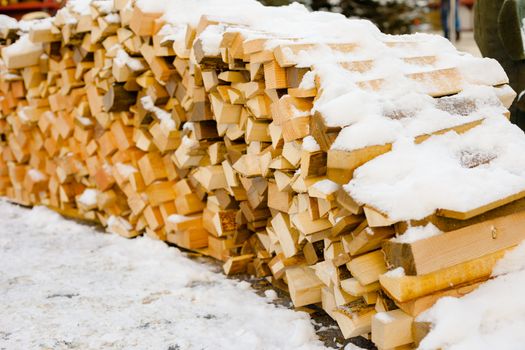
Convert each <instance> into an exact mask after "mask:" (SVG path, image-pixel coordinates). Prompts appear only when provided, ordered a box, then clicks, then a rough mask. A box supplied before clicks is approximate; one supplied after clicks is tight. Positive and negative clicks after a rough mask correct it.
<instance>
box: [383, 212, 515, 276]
mask: <svg viewBox="0 0 525 350" xmlns="http://www.w3.org/2000/svg"><path fill="white" fill-rule="evenodd" d="M523 227H525V211H522V212H519V213H515V214H512V215H507V216H503V217H500V218H496V219H493V220H488V221H485V222H481V223H478V224H474V225H472V226H468V227H464V228H462V229H459V230H456V231H451V232H447V233H443V234H440V235H437V236H433V237H430V238H427V239H422V240H419V241H416V242H412V243H397V242H396V241H386V242H384V244H383V251H384V252H385V256H386V259H387V262H388V264H389V265H390V266H393V267H403V269H404V270H405V273H406V274H407V275H424V274H428V273H431V272H434V271H437V270H441V269H444V268H447V267H451V266H454V265H457V264H461V263H463V262H465V261H469V260H474V259H477V258H480V257H482V256H485V255H488V254H491V253H495V252H497V251H499V250H502V249H507V248H511V247H514V246H516V245H518V244H520V243H521V242H522V241H523V240H524V239H525V232H524V230H523Z"/></svg>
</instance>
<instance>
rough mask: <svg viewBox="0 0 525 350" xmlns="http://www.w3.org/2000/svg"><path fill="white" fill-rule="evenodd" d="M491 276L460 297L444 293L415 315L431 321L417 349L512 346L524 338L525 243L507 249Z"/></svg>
mask: <svg viewBox="0 0 525 350" xmlns="http://www.w3.org/2000/svg"><path fill="white" fill-rule="evenodd" d="M493 277H495V278H494V279H492V280H489V281H488V282H486V283H484V284H482V285H481V286H479V287H478V288H477V289H476V290H474V291H473V292H471V293H469V294H467V295H466V296H464V297H462V298H452V297H445V298H442V299H440V300H439V301H438V302H437V303H436V304H435V305H434V306H433V307H432V308H430V309H429V310H427V311H426V312H425V313H423V314H421V315H420V316H419V317H418V320H420V321H427V322H432V323H433V326H432V329H431V331H430V333H429V334H428V335H427V336H426V338H424V339H423V341H422V342H421V345H420V347H419V349H421V350H431V349H444V350H449V349H450V350H452V349H454V350H470V349H476V350H492V349H501V350H514V349H516V350H517V349H522V348H523V344H524V342H525V333H524V332H523V329H525V301H524V299H523V295H524V293H525V243H522V244H521V245H519V246H518V247H516V248H515V249H514V250H512V251H510V252H508V253H507V254H506V255H505V257H504V258H503V259H501V260H500V261H499V262H498V263H497V264H496V267H495V268H494V271H493Z"/></svg>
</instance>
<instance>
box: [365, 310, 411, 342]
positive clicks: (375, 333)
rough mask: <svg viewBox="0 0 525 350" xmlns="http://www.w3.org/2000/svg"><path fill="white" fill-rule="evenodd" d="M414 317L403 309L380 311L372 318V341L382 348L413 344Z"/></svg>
mask: <svg viewBox="0 0 525 350" xmlns="http://www.w3.org/2000/svg"><path fill="white" fill-rule="evenodd" d="M413 321H414V319H413V318H412V317H411V316H410V315H407V314H406V313H404V312H403V311H402V310H392V311H387V312H380V313H377V314H375V315H374V317H373V318H372V341H373V342H374V344H375V345H376V346H377V347H378V348H380V349H392V348H396V347H398V346H402V345H408V344H411V343H412V342H413V341H414V337H413V336H412V323H413Z"/></svg>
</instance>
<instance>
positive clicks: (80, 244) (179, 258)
mask: <svg viewBox="0 0 525 350" xmlns="http://www.w3.org/2000/svg"><path fill="white" fill-rule="evenodd" d="M0 222H2V225H1V226H0V238H1V242H0V276H1V277H0V285H1V286H2V287H1V288H0V297H1V298H2V307H1V308H0V329H2V336H1V344H2V346H3V347H5V348H8V349H33V348H57V347H59V348H61V347H62V345H59V344H68V345H67V347H75V348H79V349H102V348H108V349H109V348H111V349H124V348H125V349H167V348H168V347H170V346H171V347H176V346H178V347H179V348H180V349H260V350H263V349H324V347H323V346H322V344H321V342H320V341H319V340H318V339H317V337H316V335H315V331H314V327H313V325H312V324H311V323H310V320H309V316H308V315H307V314H306V313H303V312H295V311H293V310H289V309H285V308H283V307H277V306H275V305H273V304H270V303H269V302H268V300H267V299H266V298H263V297H260V296H258V295H256V294H255V292H254V291H253V290H252V289H250V288H247V289H246V290H244V289H241V288H239V286H238V284H239V283H238V282H236V281H234V280H229V279H227V278H226V277H225V276H224V275H222V274H220V273H215V272H213V271H212V270H213V269H214V268H213V267H212V266H208V265H205V264H202V263H198V262H195V261H192V260H190V259H188V258H187V257H186V256H185V255H184V254H183V253H181V252H180V251H179V250H178V249H176V248H172V247H168V246H167V245H166V244H164V243H162V242H160V241H154V240H151V239H150V238H148V237H139V238H137V239H133V240H128V239H124V238H122V237H120V236H117V235H104V234H101V233H100V232H97V231H96V230H95V229H94V228H92V227H88V226H84V225H80V224H78V223H75V222H73V221H67V220H65V219H63V218H62V217H61V216H60V215H58V214H56V213H54V212H51V211H50V210H48V209H46V208H43V207H37V208H35V209H33V210H28V209H24V208H21V207H18V206H15V205H11V204H8V203H7V202H4V201H2V200H0ZM245 283H246V282H245ZM248 285H249V284H248ZM268 325H271V327H268ZM203 335H205V336H203ZM64 346H65V345H64Z"/></svg>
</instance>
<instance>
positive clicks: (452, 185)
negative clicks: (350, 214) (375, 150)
mask: <svg viewBox="0 0 525 350" xmlns="http://www.w3.org/2000/svg"><path fill="white" fill-rule="evenodd" d="M523 154H525V137H524V135H523V131H521V130H520V129H519V128H518V127H517V126H515V125H513V124H511V123H510V122H509V121H508V120H506V119H504V118H489V119H486V120H485V121H484V122H483V123H482V124H481V125H479V126H477V127H475V128H473V129H471V130H469V131H468V132H466V133H464V134H457V133H456V132H448V133H446V134H443V135H437V136H432V137H431V138H429V139H428V140H427V141H425V142H423V143H421V144H415V143H414V142H413V139H404V140H400V141H397V142H396V143H394V145H393V149H392V151H391V152H389V153H386V154H383V155H381V156H379V157H377V158H375V159H373V160H371V161H369V162H368V163H366V164H365V165H363V166H361V167H360V168H358V169H357V170H356V171H355V172H354V178H353V179H352V180H351V181H350V183H348V184H347V185H345V186H344V188H345V190H346V191H348V192H349V193H350V195H351V196H352V197H353V198H354V199H355V200H357V201H358V202H360V203H366V204H368V205H371V206H372V207H374V208H376V209H377V210H379V211H381V212H383V213H385V214H387V215H388V217H389V218H391V219H392V220H396V221H401V220H411V219H414V220H419V219H423V218H425V217H427V216H428V215H431V214H433V213H434V212H435V211H436V209H448V210H456V211H461V212H465V211H469V210H472V209H476V208H478V207H481V206H483V205H486V204H489V203H492V202H494V201H497V200H500V199H502V198H505V197H508V196H510V195H513V194H515V193H518V192H521V191H524V190H525V157H524V156H523ZM478 164H479V165H478Z"/></svg>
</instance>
